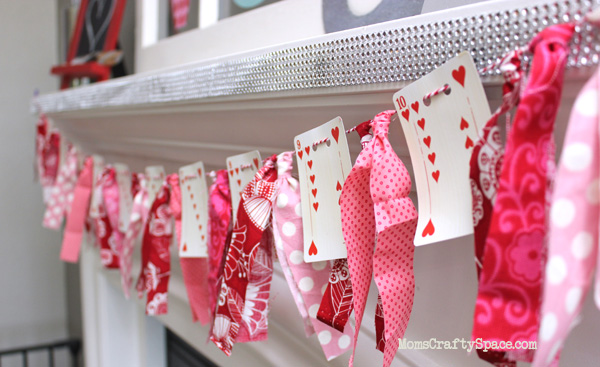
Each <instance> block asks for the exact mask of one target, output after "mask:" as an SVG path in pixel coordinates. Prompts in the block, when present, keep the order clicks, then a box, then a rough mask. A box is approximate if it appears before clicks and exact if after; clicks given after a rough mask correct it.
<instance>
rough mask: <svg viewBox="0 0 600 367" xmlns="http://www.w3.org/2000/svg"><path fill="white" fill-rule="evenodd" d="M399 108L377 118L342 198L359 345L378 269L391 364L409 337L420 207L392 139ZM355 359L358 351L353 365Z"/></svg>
mask: <svg viewBox="0 0 600 367" xmlns="http://www.w3.org/2000/svg"><path fill="white" fill-rule="evenodd" d="M394 113H395V111H392V110H389V111H384V112H381V113H379V114H378V115H377V116H375V117H374V118H373V121H372V123H371V127H372V129H373V135H374V137H373V139H372V140H371V141H370V142H369V143H367V146H366V147H365V148H364V149H363V150H362V152H361V153H360V154H359V156H358V158H357V160H356V164H355V165H354V167H353V168H352V171H351V172H350V175H349V176H348V178H347V179H346V183H345V185H344V188H343V189H342V195H341V197H340V205H341V211H342V229H343V232H344V239H345V241H346V246H347V248H348V265H349V269H350V276H351V278H352V287H353V291H354V310H355V318H356V330H355V332H356V334H355V335H354V347H355V348H356V340H357V338H358V331H359V330H360V324H361V321H362V317H363V313H364V310H365V305H366V302H367V296H368V292H369V286H370V284H371V274H373V273H374V275H375V283H376V284H377V288H378V289H379V294H380V295H381V299H382V301H383V302H382V303H383V314H384V320H385V339H386V346H385V350H384V356H383V365H384V366H386V367H387V366H389V365H390V364H391V363H392V360H393V359H394V356H395V355H396V351H397V350H398V345H399V339H400V338H402V337H404V332H405V330H406V326H407V324H408V320H409V318H410V313H411V310H412V305H413V298H414V288H415V281H414V273H413V256H414V244H413V238H414V235H415V230H416V224H417V210H416V209H415V206H414V205H413V203H412V201H411V200H410V198H408V194H409V192H410V188H411V181H410V176H409V175H408V171H407V170H406V167H405V166H404V164H403V163H402V161H401V160H400V158H398V156H397V155H396V153H394V150H393V149H392V146H391V145H390V143H389V141H388V138H387V134H388V129H389V124H390V117H391V116H392V115H393V114H394ZM375 237H377V247H376V248H375ZM353 361H354V352H353V354H352V357H351V358H350V366H352V365H353Z"/></svg>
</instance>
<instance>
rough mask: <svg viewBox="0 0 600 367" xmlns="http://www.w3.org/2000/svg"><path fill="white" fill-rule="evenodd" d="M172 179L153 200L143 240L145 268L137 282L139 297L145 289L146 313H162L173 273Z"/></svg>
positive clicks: (166, 181) (143, 267)
mask: <svg viewBox="0 0 600 367" xmlns="http://www.w3.org/2000/svg"><path fill="white" fill-rule="evenodd" d="M170 181H171V179H170V178H169V177H167V179H166V180H165V182H164V183H163V185H162V187H161V188H160V191H159V192H158V194H157V195H156V199H154V202H153V203H152V206H151V208H150V213H148V221H147V223H146V227H145V229H144V238H143V240H142V271H141V273H140V277H139V279H138V283H137V287H136V288H137V290H138V292H139V295H140V297H141V296H142V295H143V292H144V291H146V314H148V315H163V314H166V313H167V311H168V309H167V291H168V288H169V277H170V275H171V251H170V247H171V240H172V235H173V224H172V220H173V217H172V215H171V210H170V208H169V200H170V196H171V193H170V187H169V182H170Z"/></svg>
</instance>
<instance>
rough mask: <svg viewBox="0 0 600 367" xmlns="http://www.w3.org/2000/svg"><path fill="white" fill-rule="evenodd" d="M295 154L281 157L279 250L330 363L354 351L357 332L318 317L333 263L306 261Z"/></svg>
mask: <svg viewBox="0 0 600 367" xmlns="http://www.w3.org/2000/svg"><path fill="white" fill-rule="evenodd" d="M293 154H294V152H285V153H281V154H280V155H279V156H278V157H277V169H278V172H277V181H278V186H279V193H278V194H277V199H276V200H275V205H274V206H273V234H274V237H275V248H276V249H277V257H278V258H279V262H280V264H281V267H282V268H283V273H284V275H285V278H286V280H287V282H288V285H289V287H290V290H291V291H292V295H293V296H294V300H295V301H296V305H297V307H298V311H300V314H301V315H302V318H303V320H304V324H305V330H306V333H307V336H308V335H311V334H313V333H315V332H316V334H317V337H318V339H319V343H320V344H321V348H322V349H323V353H324V354H325V357H326V358H327V360H328V361H330V360H332V359H334V358H335V357H337V356H339V355H340V354H342V353H345V352H346V351H348V349H350V346H351V341H352V334H353V333H352V328H351V327H350V326H346V328H345V330H344V332H343V333H341V332H339V331H337V330H336V329H334V328H332V327H330V326H328V325H326V324H324V323H322V322H320V321H319V320H317V318H316V314H317V310H318V309H319V305H320V304H321V297H322V295H321V290H322V289H324V287H326V286H327V284H328V282H329V272H330V270H331V263H330V262H329V261H319V262H314V263H311V264H308V263H305V262H304V252H303V247H304V239H303V235H302V211H301V209H300V185H299V184H298V180H296V179H295V178H293V177H292V176H291V173H292V155H293Z"/></svg>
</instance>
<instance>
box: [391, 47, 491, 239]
mask: <svg viewBox="0 0 600 367" xmlns="http://www.w3.org/2000/svg"><path fill="white" fill-rule="evenodd" d="M444 85H448V87H449V89H447V90H446V91H445V92H443V93H440V94H438V95H435V96H432V97H430V98H428V99H426V98H424V97H425V96H426V95H427V94H428V93H430V92H432V91H434V90H437V89H438V88H440V87H442V86H444ZM394 105H395V106H396V110H397V111H398V117H399V120H400V124H401V125H402V129H403V130H404V135H405V137H406V142H407V145H408V149H409V151H410V157H411V161H412V164H413V169H414V173H415V181H416V186H417V194H418V199H419V221H418V223H417V232H416V235H415V245H416V246H420V245H426V244H430V243H435V242H440V241H444V240H448V239H452V238H457V237H462V236H466V235H469V234H472V233H473V219H472V215H473V214H472V198H471V185H470V182H469V162H470V159H471V154H472V151H473V146H474V143H475V142H476V141H477V140H478V138H479V135H480V132H481V129H482V128H483V126H484V125H485V123H486V122H487V121H488V120H489V118H490V116H491V113H490V107H489V105H488V101H487V97H486V95H485V91H484V89H483V85H482V84H481V80H480V79H479V74H478V72H477V69H476V68H475V64H474V63H473V59H472V58H471V55H470V54H469V53H468V52H462V53H460V54H459V55H458V56H456V57H454V58H452V59H451V60H449V61H448V62H446V63H445V64H444V65H442V66H440V67H438V68H437V69H436V70H434V71H432V72H431V73H429V74H427V75H426V76H424V77H423V78H421V79H419V80H417V81H416V82H414V83H412V84H410V85H408V86H407V87H405V88H403V89H401V90H400V91H398V92H397V93H396V94H394Z"/></svg>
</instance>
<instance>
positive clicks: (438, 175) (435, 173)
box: [431, 170, 440, 182]
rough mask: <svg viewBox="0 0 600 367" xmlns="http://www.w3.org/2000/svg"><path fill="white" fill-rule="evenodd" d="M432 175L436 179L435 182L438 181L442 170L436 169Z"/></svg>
mask: <svg viewBox="0 0 600 367" xmlns="http://www.w3.org/2000/svg"><path fill="white" fill-rule="evenodd" d="M431 177H433V179H434V180H435V182H438V178H440V171H439V170H438V171H435V172H431Z"/></svg>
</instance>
